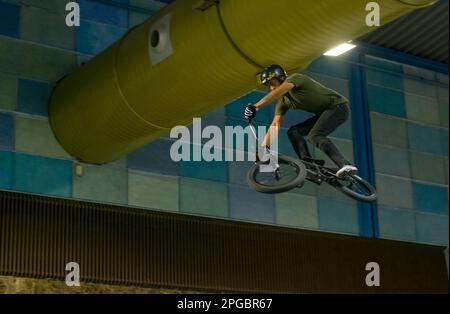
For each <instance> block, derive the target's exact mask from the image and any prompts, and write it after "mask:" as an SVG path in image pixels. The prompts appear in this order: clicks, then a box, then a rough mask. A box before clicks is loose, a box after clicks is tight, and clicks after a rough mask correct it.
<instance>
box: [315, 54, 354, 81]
mask: <svg viewBox="0 0 450 314" xmlns="http://www.w3.org/2000/svg"><path fill="white" fill-rule="evenodd" d="M308 71H311V72H317V73H321V74H326V75H328V76H333V77H339V78H343V79H348V78H349V76H350V74H349V66H348V64H347V63H345V62H342V61H340V60H337V59H335V58H332V57H320V58H319V59H317V60H316V61H314V62H313V63H311V65H310V66H309V67H308Z"/></svg>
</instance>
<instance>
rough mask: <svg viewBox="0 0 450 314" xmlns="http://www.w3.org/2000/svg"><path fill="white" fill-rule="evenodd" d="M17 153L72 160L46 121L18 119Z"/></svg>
mask: <svg viewBox="0 0 450 314" xmlns="http://www.w3.org/2000/svg"><path fill="white" fill-rule="evenodd" d="M16 151H19V152H26V153H31V154H33V155H41V156H48V157H58V158H65V159H71V157H70V155H69V154H68V153H66V152H65V151H64V149H63V148H62V147H61V145H59V143H58V141H57V140H56V138H55V136H54V135H53V131H52V130H51V128H50V124H49V123H48V120H46V119H31V118H24V117H19V116H18V117H16Z"/></svg>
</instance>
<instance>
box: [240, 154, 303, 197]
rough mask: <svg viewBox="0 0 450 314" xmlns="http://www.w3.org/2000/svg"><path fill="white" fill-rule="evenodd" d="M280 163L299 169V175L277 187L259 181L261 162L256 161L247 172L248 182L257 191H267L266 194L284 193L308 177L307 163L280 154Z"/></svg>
mask: <svg viewBox="0 0 450 314" xmlns="http://www.w3.org/2000/svg"><path fill="white" fill-rule="evenodd" d="M278 163H279V164H282V163H285V164H289V165H291V166H293V167H294V168H296V169H297V175H296V176H295V178H294V179H293V180H291V181H289V182H287V183H285V184H282V185H279V186H277V187H273V186H268V185H264V184H261V183H259V182H257V180H256V175H257V174H258V173H259V167H260V163H255V164H254V165H253V166H252V167H251V168H250V170H249V171H248V172H247V184H248V185H249V186H250V187H251V188H252V189H254V190H255V191H257V192H260V193H266V194H275V193H283V192H286V191H289V190H292V189H294V188H296V187H298V186H299V185H301V184H302V183H303V182H304V181H305V178H306V167H305V165H304V164H303V163H302V162H301V161H299V160H295V159H293V158H290V157H287V156H281V155H280V156H278Z"/></svg>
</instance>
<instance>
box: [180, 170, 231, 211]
mask: <svg viewBox="0 0 450 314" xmlns="http://www.w3.org/2000/svg"><path fill="white" fill-rule="evenodd" d="M180 211H181V212H184V213H189V214H193V215H195V214H198V215H202V216H212V217H228V187H227V186H226V185H224V184H220V183H215V182H211V181H204V180H197V179H190V178H180Z"/></svg>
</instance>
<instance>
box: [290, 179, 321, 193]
mask: <svg viewBox="0 0 450 314" xmlns="http://www.w3.org/2000/svg"><path fill="white" fill-rule="evenodd" d="M317 189H318V187H317V184H314V183H311V182H309V181H306V182H305V185H303V187H302V188H297V189H293V190H290V191H289V193H295V194H300V195H309V196H316V195H317V193H318V191H317Z"/></svg>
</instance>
